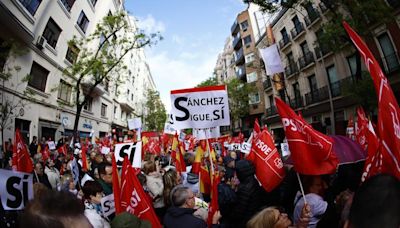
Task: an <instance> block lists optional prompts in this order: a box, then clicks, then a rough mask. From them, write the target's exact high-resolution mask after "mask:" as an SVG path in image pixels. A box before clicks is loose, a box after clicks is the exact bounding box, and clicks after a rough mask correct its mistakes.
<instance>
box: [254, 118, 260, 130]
mask: <svg viewBox="0 0 400 228" xmlns="http://www.w3.org/2000/svg"><path fill="white" fill-rule="evenodd" d="M253 131H254V132H255V133H256V134H258V133H260V132H261V129H260V124H259V123H258V118H256V120H255V121H254V129H253Z"/></svg>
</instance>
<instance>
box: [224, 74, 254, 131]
mask: <svg viewBox="0 0 400 228" xmlns="http://www.w3.org/2000/svg"><path fill="white" fill-rule="evenodd" d="M227 87H228V97H229V109H230V118H231V127H232V130H233V126H234V123H235V122H237V121H240V119H241V118H243V117H245V116H246V115H248V114H249V94H251V93H253V92H254V91H255V90H256V89H255V87H254V86H253V85H252V84H249V83H243V82H242V81H241V80H239V79H238V78H232V79H231V80H230V81H229V82H228V83H227Z"/></svg>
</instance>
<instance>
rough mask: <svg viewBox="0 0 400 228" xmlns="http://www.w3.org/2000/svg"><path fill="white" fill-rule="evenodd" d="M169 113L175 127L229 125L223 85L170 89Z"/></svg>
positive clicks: (226, 95)
mask: <svg viewBox="0 0 400 228" xmlns="http://www.w3.org/2000/svg"><path fill="white" fill-rule="evenodd" d="M171 104H172V109H171V114H172V119H173V125H174V127H175V128H177V129H186V128H210V127H217V126H228V125H230V118H229V103H228V94H227V91H226V88H225V86H224V85H223V86H209V87H201V88H192V89H182V90H173V91H171Z"/></svg>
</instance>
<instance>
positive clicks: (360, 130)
mask: <svg viewBox="0 0 400 228" xmlns="http://www.w3.org/2000/svg"><path fill="white" fill-rule="evenodd" d="M367 131H368V118H367V117H366V116H365V112H364V110H363V109H362V108H361V107H358V108H357V123H356V130H355V133H356V141H357V142H358V144H360V146H361V148H363V149H364V150H365V151H366V150H367V147H368V143H367Z"/></svg>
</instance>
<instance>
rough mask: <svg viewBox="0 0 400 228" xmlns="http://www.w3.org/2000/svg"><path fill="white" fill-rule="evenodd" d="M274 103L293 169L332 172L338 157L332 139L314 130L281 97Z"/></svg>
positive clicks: (310, 171) (306, 172) (322, 172)
mask: <svg viewBox="0 0 400 228" xmlns="http://www.w3.org/2000/svg"><path fill="white" fill-rule="evenodd" d="M275 103H276V107H277V108H278V113H279V115H280V116H281V119H282V124H283V129H284V130H285V135H286V138H287V141H288V144H289V148H290V152H291V158H292V160H293V165H294V168H295V170H296V171H297V172H299V173H301V174H305V175H323V174H330V173H334V172H335V171H336V167H337V165H338V159H337V157H336V155H335V153H334V152H333V139H332V138H331V137H329V136H326V135H324V134H322V133H320V132H318V131H316V130H314V129H313V128H312V127H311V126H310V125H309V124H308V123H307V122H305V121H304V120H303V119H302V118H300V117H299V116H298V115H296V113H295V112H294V111H293V110H292V109H291V108H290V107H289V106H288V105H287V104H286V103H285V102H283V101H282V100H281V99H279V98H275Z"/></svg>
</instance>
